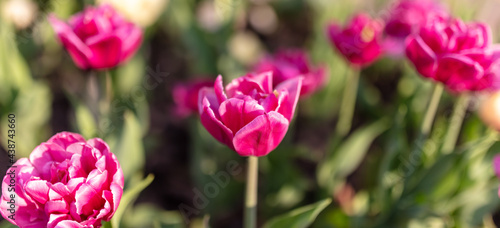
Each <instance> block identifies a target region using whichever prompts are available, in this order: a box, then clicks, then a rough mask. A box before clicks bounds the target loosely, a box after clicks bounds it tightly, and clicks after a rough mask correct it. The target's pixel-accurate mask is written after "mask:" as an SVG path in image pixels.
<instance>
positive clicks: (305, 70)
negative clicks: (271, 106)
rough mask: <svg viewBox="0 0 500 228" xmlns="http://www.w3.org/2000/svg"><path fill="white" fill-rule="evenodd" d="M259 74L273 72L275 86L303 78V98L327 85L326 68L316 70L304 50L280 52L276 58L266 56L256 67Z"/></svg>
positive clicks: (301, 91)
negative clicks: (289, 80) (292, 79)
mask: <svg viewBox="0 0 500 228" xmlns="http://www.w3.org/2000/svg"><path fill="white" fill-rule="evenodd" d="M254 71H255V72H257V73H264V72H268V71H272V72H273V86H277V85H278V84H280V83H282V82H284V81H286V80H288V79H291V78H295V77H303V81H302V88H301V89H300V95H301V96H307V95H309V94H311V93H313V92H315V91H317V90H318V89H320V88H321V87H322V86H323V85H325V83H326V81H327V77H326V76H327V72H326V68H325V67H318V68H314V67H313V66H312V64H311V63H310V60H309V56H308V55H307V53H306V52H304V51H302V50H286V51H279V52H277V53H276V54H275V55H274V56H266V57H265V58H263V59H262V60H261V61H260V62H259V63H258V64H257V65H256V66H255V67H254Z"/></svg>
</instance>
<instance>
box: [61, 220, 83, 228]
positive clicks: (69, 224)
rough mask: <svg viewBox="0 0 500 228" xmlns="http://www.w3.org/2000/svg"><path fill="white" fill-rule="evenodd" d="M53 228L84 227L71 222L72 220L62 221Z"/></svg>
mask: <svg viewBox="0 0 500 228" xmlns="http://www.w3.org/2000/svg"><path fill="white" fill-rule="evenodd" d="M55 228H84V226H82V225H80V223H78V222H75V221H72V220H64V221H61V222H59V223H57V225H56V226H55Z"/></svg>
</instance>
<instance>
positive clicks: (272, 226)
mask: <svg viewBox="0 0 500 228" xmlns="http://www.w3.org/2000/svg"><path fill="white" fill-rule="evenodd" d="M331 202H332V199H330V198H328V199H324V200H321V201H319V202H317V203H314V204H311V205H308V206H304V207H301V208H298V209H296V210H293V211H291V212H289V213H288V214H285V215H281V216H278V217H276V218H274V219H272V220H270V221H269V222H268V223H266V225H264V227H265V228H282V227H287V228H301V227H309V226H310V225H311V224H312V223H313V222H314V220H315V219H316V217H318V215H319V213H320V212H321V211H323V210H324V209H325V208H326V207H327V206H328V205H330V203H331Z"/></svg>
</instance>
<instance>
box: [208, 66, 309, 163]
mask: <svg viewBox="0 0 500 228" xmlns="http://www.w3.org/2000/svg"><path fill="white" fill-rule="evenodd" d="M301 86H302V78H301V77H296V78H292V79H289V80H286V81H284V82H282V83H280V84H279V85H277V86H276V87H275V88H274V89H273V76H272V72H267V73H262V74H259V75H253V76H251V75H247V76H243V77H240V78H237V79H235V80H233V81H232V82H231V83H229V84H228V85H227V86H226V88H225V92H224V88H223V85H222V76H219V77H217V80H216V81H215V85H214V87H213V88H203V89H202V90H201V91H200V94H199V101H198V105H199V112H200V118H201V123H202V124H203V126H205V128H206V129H207V130H208V132H209V133H210V134H211V135H212V136H213V137H214V138H215V139H217V140H218V141H220V142H221V143H224V144H225V145H227V146H228V147H229V148H231V149H233V150H235V151H236V152H238V154H240V155H241V156H264V155H267V154H269V153H270V152H271V151H272V150H274V149H275V148H276V147H277V146H278V145H279V144H280V143H281V141H282V140H283V138H284V137H285V134H286V132H287V130H288V125H289V124H290V121H291V120H292V117H293V114H294V111H295V106H296V105H297V100H298V98H299V95H300V88H301Z"/></svg>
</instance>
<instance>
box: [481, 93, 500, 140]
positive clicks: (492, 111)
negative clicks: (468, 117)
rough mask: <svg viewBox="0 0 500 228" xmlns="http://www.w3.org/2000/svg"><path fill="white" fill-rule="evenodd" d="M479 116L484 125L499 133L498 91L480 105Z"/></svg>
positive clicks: (499, 100)
mask: <svg viewBox="0 0 500 228" xmlns="http://www.w3.org/2000/svg"><path fill="white" fill-rule="evenodd" d="M479 116H480V117H481V119H482V120H483V122H484V123H485V124H486V125H488V126H489V127H491V128H494V129H496V130H498V131H500V91H498V92H496V93H494V94H493V95H492V96H490V97H489V98H487V99H486V100H485V101H484V102H483V103H482V104H481V108H480V109H479Z"/></svg>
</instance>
